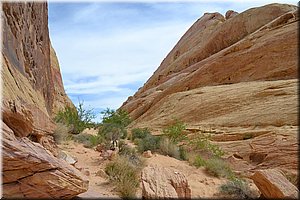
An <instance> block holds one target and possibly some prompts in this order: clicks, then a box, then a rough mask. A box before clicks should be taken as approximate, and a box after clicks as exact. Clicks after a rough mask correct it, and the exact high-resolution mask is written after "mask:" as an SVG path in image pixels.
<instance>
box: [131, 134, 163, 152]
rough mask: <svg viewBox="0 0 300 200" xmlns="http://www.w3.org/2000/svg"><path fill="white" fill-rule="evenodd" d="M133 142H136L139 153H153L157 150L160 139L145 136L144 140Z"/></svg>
mask: <svg viewBox="0 0 300 200" xmlns="http://www.w3.org/2000/svg"><path fill="white" fill-rule="evenodd" d="M135 141H138V142H137V149H138V151H139V152H141V153H142V152H144V151H147V150H150V151H152V152H154V151H156V150H157V149H159V142H160V137H158V136H153V135H147V136H146V137H145V138H144V139H136V140H135Z"/></svg>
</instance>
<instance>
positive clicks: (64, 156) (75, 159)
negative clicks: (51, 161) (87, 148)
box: [58, 151, 78, 169]
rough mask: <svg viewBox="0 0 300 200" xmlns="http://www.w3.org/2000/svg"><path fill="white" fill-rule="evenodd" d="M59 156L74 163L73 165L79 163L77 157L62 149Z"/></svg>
mask: <svg viewBox="0 0 300 200" xmlns="http://www.w3.org/2000/svg"><path fill="white" fill-rule="evenodd" d="M58 158H60V159H63V160H64V161H66V162H67V163H69V164H70V165H73V166H75V163H77V161H78V160H77V158H76V157H74V156H70V155H69V154H68V153H66V152H65V151H60V152H59V153H58ZM77 169H78V168H77Z"/></svg>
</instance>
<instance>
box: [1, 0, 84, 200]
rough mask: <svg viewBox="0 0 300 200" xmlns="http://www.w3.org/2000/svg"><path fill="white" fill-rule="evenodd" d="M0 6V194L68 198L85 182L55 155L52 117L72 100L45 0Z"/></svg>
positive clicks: (5, 195) (55, 147)
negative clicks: (0, 156) (0, 129)
mask: <svg viewBox="0 0 300 200" xmlns="http://www.w3.org/2000/svg"><path fill="white" fill-rule="evenodd" d="M2 9H3V15H2V19H3V20H2V30H3V32H2V35H3V40H2V42H3V44H2V45H3V46H2V54H1V56H2V81H3V90H2V94H3V95H2V107H1V111H2V120H3V122H2V121H1V123H2V124H3V128H4V129H3V191H4V192H3V195H4V197H27V198H32V197H37V198H50V197H56V198H62V197H67V198H71V197H73V196H75V195H77V194H79V193H82V192H84V191H86V190H87V187H88V184H87V180H85V178H84V177H82V176H81V175H80V173H79V172H78V171H77V170H76V169H75V168H72V167H71V166H70V165H68V164H67V163H65V162H64V161H62V160H58V159H57V158H55V157H54V156H57V155H58V150H57V146H56V144H55V143H54V141H53V137H52V133H53V130H54V129H55V124H54V123H53V120H52V117H53V116H54V114H55V112H57V110H58V109H60V108H62V107H64V106H66V105H70V106H73V104H72V102H71V101H70V100H69V98H68V97H67V96H66V94H65V92H64V88H63V84H62V79H61V74H60V70H59V65H58V61H57V58H56V55H55V52H54V50H53V48H52V47H51V43H50V40H49V31H48V7H47V3H33V2H32V3H28V2H26V3H25V2H20V3H2ZM46 149H47V150H46Z"/></svg>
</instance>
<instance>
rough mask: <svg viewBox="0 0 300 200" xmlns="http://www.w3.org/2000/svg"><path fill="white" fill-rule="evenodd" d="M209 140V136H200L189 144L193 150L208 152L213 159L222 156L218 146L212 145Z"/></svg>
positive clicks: (222, 152) (222, 153)
mask: <svg viewBox="0 0 300 200" xmlns="http://www.w3.org/2000/svg"><path fill="white" fill-rule="evenodd" d="M209 138H210V136H209V135H208V136H205V135H203V134H201V135H199V136H198V137H197V138H196V139H195V140H194V141H193V142H191V144H192V145H193V146H194V147H195V149H199V150H202V151H206V152H210V153H211V154H212V156H214V157H221V156H223V155H224V154H225V152H224V151H223V150H222V149H221V148H220V147H219V146H218V145H215V144H212V143H211V142H210V140H209Z"/></svg>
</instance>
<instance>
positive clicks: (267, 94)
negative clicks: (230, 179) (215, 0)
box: [121, 4, 299, 172]
mask: <svg viewBox="0 0 300 200" xmlns="http://www.w3.org/2000/svg"><path fill="white" fill-rule="evenodd" d="M297 9H298V8H297V7H296V6H293V5H287V4H269V5H266V6H262V7H257V8H252V9H249V10H247V11H245V12H243V13H240V14H238V13H236V12H234V11H228V12H227V13H226V18H225V17H224V16H222V15H221V14H220V13H205V14H204V15H203V16H202V17H201V18H200V19H198V20H197V21H196V22H195V23H194V24H193V25H192V26H191V27H190V29H189V30H188V31H187V32H186V33H185V34H184V35H183V36H182V38H181V39H180V40H179V42H178V43H177V44H176V45H175V47H174V48H173V49H172V50H171V52H170V53H169V54H168V55H167V57H166V58H165V59H164V60H163V61H162V63H161V65H160V66H159V67H158V69H157V70H156V71H155V72H154V74H153V75H152V76H151V77H150V78H149V80H148V81H147V82H146V83H145V84H144V86H143V87H141V88H140V89H139V90H138V91H137V92H136V93H135V94H134V96H131V97H129V98H128V99H127V101H126V102H124V104H123V105H122V107H121V108H122V109H125V110H126V111H128V112H129V113H130V115H131V117H132V118H133V119H134V122H133V123H132V124H131V127H150V128H152V130H153V131H154V133H157V134H159V133H161V132H160V130H161V129H162V128H164V127H165V126H167V125H169V124H170V123H172V122H173V121H174V118H177V119H180V120H182V121H184V122H185V123H186V124H187V125H188V128H187V129H188V130H189V131H190V132H191V133H196V134H197V133H199V132H201V131H202V132H203V130H205V131H206V132H210V133H211V134H212V135H213V137H212V138H213V140H215V142H216V143H218V144H219V145H220V146H221V147H222V148H223V149H225V150H226V152H227V156H228V160H230V161H231V162H232V165H234V166H235V168H236V169H237V170H240V171H243V170H244V171H249V170H250V171H251V170H255V169H258V168H273V167H279V168H284V169H290V170H296V169H297V153H298V150H297V145H298V142H297V139H296V138H297V130H298V120H297V115H298V108H297V84H298V80H297V73H298V69H297V63H298V58H297V55H298V52H297V51H298V48H297V34H298V21H299V16H298V10H297ZM214 133H217V134H214ZM249 135H251V137H250V136H249ZM246 136H249V137H248V138H247V137H246ZM237 152H238V154H239V156H237ZM234 155H235V156H236V157H235V156H234ZM255 155H257V156H255ZM257 157H260V158H257ZM294 172H295V171H294Z"/></svg>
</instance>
